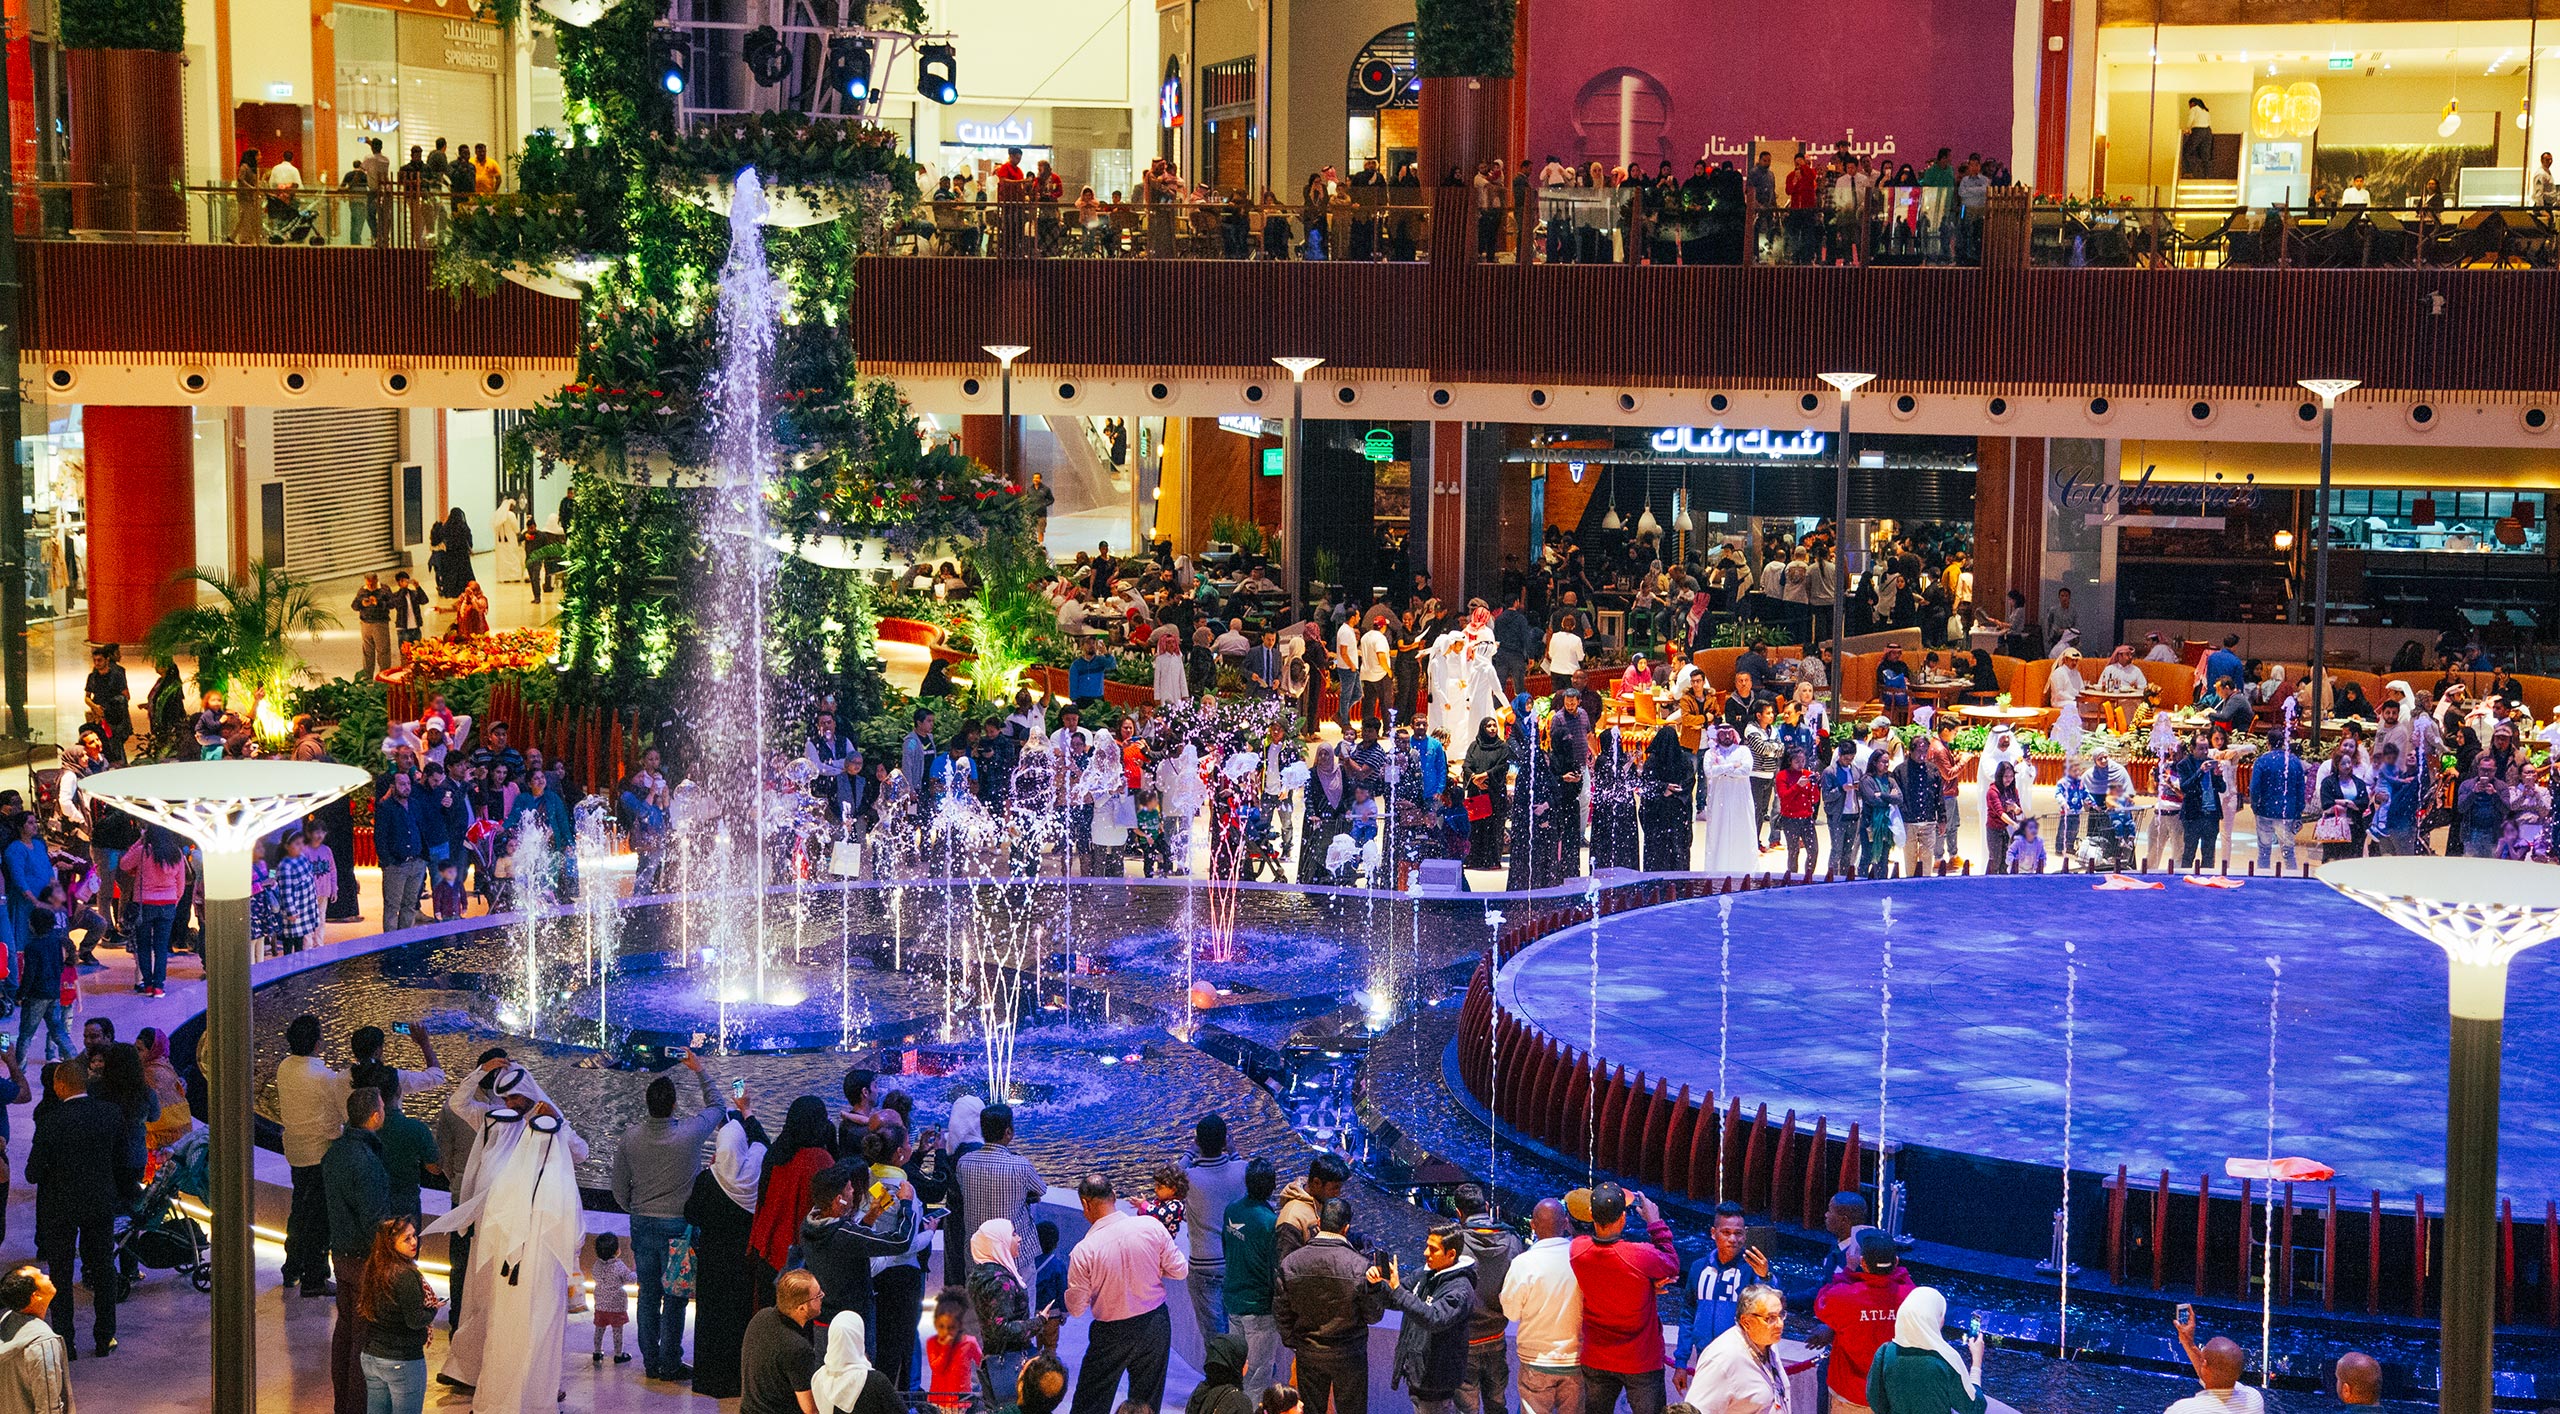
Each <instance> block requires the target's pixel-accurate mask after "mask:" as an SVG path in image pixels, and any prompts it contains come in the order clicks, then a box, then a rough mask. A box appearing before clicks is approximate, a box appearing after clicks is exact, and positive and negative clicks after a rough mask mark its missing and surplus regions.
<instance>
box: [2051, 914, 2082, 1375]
mask: <svg viewBox="0 0 2560 1414" xmlns="http://www.w3.org/2000/svg"><path fill="white" fill-rule="evenodd" d="M2079 954H2080V945H2079V944H2078V943H2075V942H2071V941H2068V940H2065V941H2064V943H2063V944H2062V1218H2061V1223H2060V1226H2061V1229H2062V1240H2061V1244H2060V1249H2061V1250H2059V1251H2057V1252H2055V1253H2054V1254H2053V1255H2054V1267H2055V1269H2056V1270H2057V1271H2058V1272H2059V1273H2060V1275H2061V1277H2062V1330H2061V1334H2060V1335H2059V1336H2057V1337H2056V1338H2055V1349H2056V1353H2058V1354H2059V1355H2060V1356H2061V1357H2062V1358H2063V1359H2065V1360H2068V1359H2070V1358H2071V1100H2072V1087H2073V1084H2074V1082H2075V1080H2076V1077H2075V1075H2074V1073H2073V1072H2074V1070H2075V1068H2076V1066H2077V1063H2078V1060H2079V1040H2080V956H2079Z"/></svg>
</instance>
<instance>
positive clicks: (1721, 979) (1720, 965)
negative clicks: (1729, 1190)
mask: <svg viewBox="0 0 2560 1414" xmlns="http://www.w3.org/2000/svg"><path fill="white" fill-rule="evenodd" d="M1716 922H1717V924H1718V926H1719V928H1720V929H1721V931H1722V933H1723V935H1724V941H1723V946H1722V947H1721V948H1720V949H1719V950H1718V954H1717V959H1716V1092H1715V1094H1714V1095H1712V1096H1710V1097H1709V1098H1708V1102H1707V1108H1708V1109H1709V1110H1713V1109H1714V1108H1715V1102H1716V1101H1718V1100H1723V1099H1727V1098H1729V1097H1730V1096H1731V1095H1732V1093H1733V1092H1732V1091H1731V1090H1730V1089H1728V1088H1726V1082H1725V1078H1724V1068H1725V1062H1726V1060H1727V1059H1728V1058H1729V1057H1730V1056H1731V1055H1732V1053H1733V895H1731V894H1718V895H1717V896H1716ZM1698 1122H1699V1123H1701V1124H1716V1125H1717V1127H1718V1131H1719V1132H1718V1133H1717V1135H1716V1201H1717V1202H1719V1203H1721V1202H1723V1201H1724V1147H1725V1145H1724V1141H1725V1135H1724V1134H1723V1133H1722V1132H1721V1131H1722V1124H1721V1123H1720V1122H1719V1121H1718V1120H1717V1119H1716V1117H1715V1115H1714V1114H1705V1115H1701V1116H1699V1118H1698Z"/></svg>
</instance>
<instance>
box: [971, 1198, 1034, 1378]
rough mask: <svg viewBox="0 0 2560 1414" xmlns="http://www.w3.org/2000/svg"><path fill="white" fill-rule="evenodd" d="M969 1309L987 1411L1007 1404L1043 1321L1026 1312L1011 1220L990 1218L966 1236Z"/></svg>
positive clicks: (1027, 1291) (1027, 1288) (1027, 1287)
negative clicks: (974, 1325)
mask: <svg viewBox="0 0 2560 1414" xmlns="http://www.w3.org/2000/svg"><path fill="white" fill-rule="evenodd" d="M969 1307H970V1309H971V1310H972V1311H974V1312H976V1313H977V1317H978V1344H979V1348H980V1350H981V1352H982V1353H983V1354H984V1356H985V1357H986V1358H985V1361H984V1363H982V1364H980V1365H979V1367H978V1379H979V1382H980V1384H979V1388H980V1390H981V1392H983V1393H984V1394H985V1396H986V1401H987V1406H988V1407H989V1408H998V1407H1001V1406H1003V1405H1005V1404H1009V1403H1011V1402H1012V1396H1013V1391H1014V1386H1015V1384H1016V1382H1017V1381H1018V1380H1019V1379H1020V1377H1021V1375H1022V1362H1023V1361H1025V1360H1028V1359H1030V1358H1031V1352H1032V1351H1034V1350H1036V1349H1038V1348H1039V1344H1040V1338H1041V1335H1042V1333H1043V1328H1044V1327H1045V1326H1046V1324H1047V1322H1045V1321H1043V1320H1041V1319H1039V1318H1037V1317H1035V1316H1033V1315H1032V1314H1031V1283H1030V1281H1029V1279H1028V1278H1027V1277H1026V1276H1025V1275H1024V1273H1023V1269H1022V1234H1021V1233H1018V1232H1016V1231H1014V1230H1013V1219H1011V1218H989V1219H987V1220H986V1221H985V1222H982V1223H980V1224H978V1230H977V1231H976V1232H974V1233H972V1234H970V1236H969Z"/></svg>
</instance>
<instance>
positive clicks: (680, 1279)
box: [659, 1230, 693, 1301]
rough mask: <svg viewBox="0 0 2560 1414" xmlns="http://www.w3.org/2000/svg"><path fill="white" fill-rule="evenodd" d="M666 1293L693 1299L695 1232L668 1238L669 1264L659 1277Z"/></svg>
mask: <svg viewBox="0 0 2560 1414" xmlns="http://www.w3.org/2000/svg"><path fill="white" fill-rule="evenodd" d="M659 1280H660V1282H661V1283H663V1285H664V1286H665V1288H666V1293H667V1295H669V1296H672V1297H674V1298H675V1299H677V1300H679V1301H690V1300H692V1299H693V1233H692V1232H691V1231H690V1230H688V1231H686V1232H684V1233H683V1234H681V1235H679V1236H676V1237H670V1238H668V1239H667V1265H666V1269H665V1274H664V1275H663V1276H661V1277H660V1278H659Z"/></svg>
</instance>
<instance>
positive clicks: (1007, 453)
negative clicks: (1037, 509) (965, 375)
mask: <svg viewBox="0 0 2560 1414" xmlns="http://www.w3.org/2000/svg"><path fill="white" fill-rule="evenodd" d="M980 347H982V348H984V349H985V350H986V351H987V357H989V358H992V359H994V360H995V361H996V362H997V363H999V364H1001V365H1003V368H1004V372H1003V375H1002V376H1001V377H1000V378H999V379H998V380H997V382H998V386H999V387H1001V388H1002V389H1003V391H1002V392H1001V393H1000V394H998V395H997V405H998V406H999V407H1001V408H1002V409H1003V411H1004V435H1003V436H1002V437H1000V438H998V439H997V441H998V446H997V449H996V460H997V461H998V462H999V463H1000V465H999V466H998V467H997V468H996V470H998V471H1001V472H1003V473H1004V484H1005V485H1007V486H1011V485H1012V484H1013V361H1014V360H1015V359H1017V358H1020V357H1022V356H1023V355H1024V354H1027V353H1029V352H1031V350H1030V349H1029V348H1027V347H1025V346H1023V345H1021V344H984V345H981V346H980Z"/></svg>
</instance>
